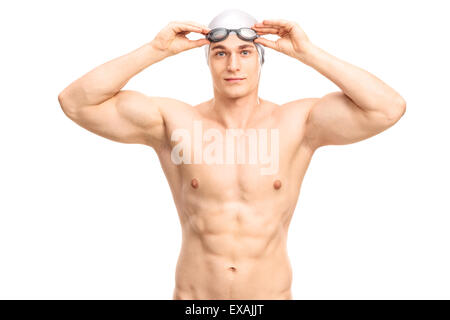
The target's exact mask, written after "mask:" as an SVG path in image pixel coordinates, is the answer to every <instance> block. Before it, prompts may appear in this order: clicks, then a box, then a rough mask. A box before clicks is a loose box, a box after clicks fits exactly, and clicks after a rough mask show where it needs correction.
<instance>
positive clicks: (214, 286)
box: [174, 237, 292, 299]
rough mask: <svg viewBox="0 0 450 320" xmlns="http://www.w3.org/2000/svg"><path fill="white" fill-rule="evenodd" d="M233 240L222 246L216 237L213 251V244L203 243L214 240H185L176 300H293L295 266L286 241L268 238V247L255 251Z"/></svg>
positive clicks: (180, 261) (221, 241) (177, 274)
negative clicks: (292, 263)
mask: <svg viewBox="0 0 450 320" xmlns="http://www.w3.org/2000/svg"><path fill="white" fill-rule="evenodd" d="M229 240H230V243H228V244H226V245H225V246H222V245H220V244H223V243H224V241H223V239H216V240H215V241H217V242H218V243H219V245H217V243H216V244H215V248H214V250H213V251H211V250H210V246H211V245H212V244H211V243H208V244H206V245H205V244H204V243H203V242H204V241H209V242H210V241H214V240H212V239H208V240H205V239H204V237H201V238H200V239H199V238H198V237H193V238H190V239H187V240H184V241H183V245H182V249H181V252H180V255H179V259H178V263H177V268H176V276H175V281H176V288H175V292H174V298H175V299H290V297H291V293H290V286H291V282H292V269H291V265H290V261H289V258H288V255H287V250H286V246H285V243H284V242H283V241H272V243H268V242H267V239H266V241H264V242H265V243H266V247H265V248H263V250H262V248H259V250H257V252H255V250H254V249H255V248H254V247H247V246H245V244H239V242H238V241H237V240H236V239H234V240H233V239H229ZM260 240H261V239H260ZM258 247H259V246H258ZM221 249H222V252H220V250H221ZM177 297H178V298H177ZM183 297H184V298H183Z"/></svg>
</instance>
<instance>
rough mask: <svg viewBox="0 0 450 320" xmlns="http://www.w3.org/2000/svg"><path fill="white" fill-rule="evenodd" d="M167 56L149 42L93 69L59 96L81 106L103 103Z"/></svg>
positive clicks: (61, 99)
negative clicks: (136, 76) (133, 78)
mask: <svg viewBox="0 0 450 320" xmlns="http://www.w3.org/2000/svg"><path fill="white" fill-rule="evenodd" d="M166 57H167V55H165V54H164V53H162V52H160V51H158V50H156V49H154V48H153V46H152V43H151V42H149V43H147V44H145V45H143V46H142V47H140V48H138V49H136V50H134V51H132V52H130V53H128V54H125V55H123V56H120V57H118V58H116V59H114V60H111V61H108V62H106V63H104V64H102V65H100V66H98V67H96V68H94V69H93V70H91V71H89V72H88V73H87V74H85V75H83V76H82V77H81V78H79V79H77V80H75V81H74V82H72V83H71V84H70V85H69V86H68V87H67V88H65V89H64V90H63V91H62V92H61V93H60V95H59V99H60V101H65V102H67V103H70V104H71V105H77V106H86V105H96V104H99V103H102V102H103V101H106V100H107V99H109V98H111V97H112V96H114V95H115V94H117V93H118V92H119V91H120V89H122V88H123V87H124V86H125V84H126V83H127V82H128V81H129V80H130V79H131V78H132V77H134V76H135V75H136V74H138V73H139V72H141V71H142V70H144V69H145V68H147V67H149V66H150V65H152V64H154V63H156V62H158V61H160V60H163V59H164V58H166Z"/></svg>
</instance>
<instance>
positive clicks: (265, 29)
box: [254, 27, 280, 34]
mask: <svg viewBox="0 0 450 320" xmlns="http://www.w3.org/2000/svg"><path fill="white" fill-rule="evenodd" d="M254 30H255V31H256V32H261V33H273V34H278V33H279V32H280V29H277V28H270V27H267V28H259V27H256V28H254Z"/></svg>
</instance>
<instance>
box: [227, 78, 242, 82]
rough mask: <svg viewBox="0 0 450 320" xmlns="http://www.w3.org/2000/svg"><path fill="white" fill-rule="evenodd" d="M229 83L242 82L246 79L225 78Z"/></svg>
mask: <svg viewBox="0 0 450 320" xmlns="http://www.w3.org/2000/svg"><path fill="white" fill-rule="evenodd" d="M225 80H226V81H227V82H240V81H242V80H245V78H225Z"/></svg>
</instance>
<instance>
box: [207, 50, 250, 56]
mask: <svg viewBox="0 0 450 320" xmlns="http://www.w3.org/2000/svg"><path fill="white" fill-rule="evenodd" d="M241 52H247V53H248V54H246V56H248V55H250V54H251V53H252V52H251V51H250V50H242V51H241ZM219 53H225V51H219V52H217V53H216V54H215V55H216V56H217V55H219Z"/></svg>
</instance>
